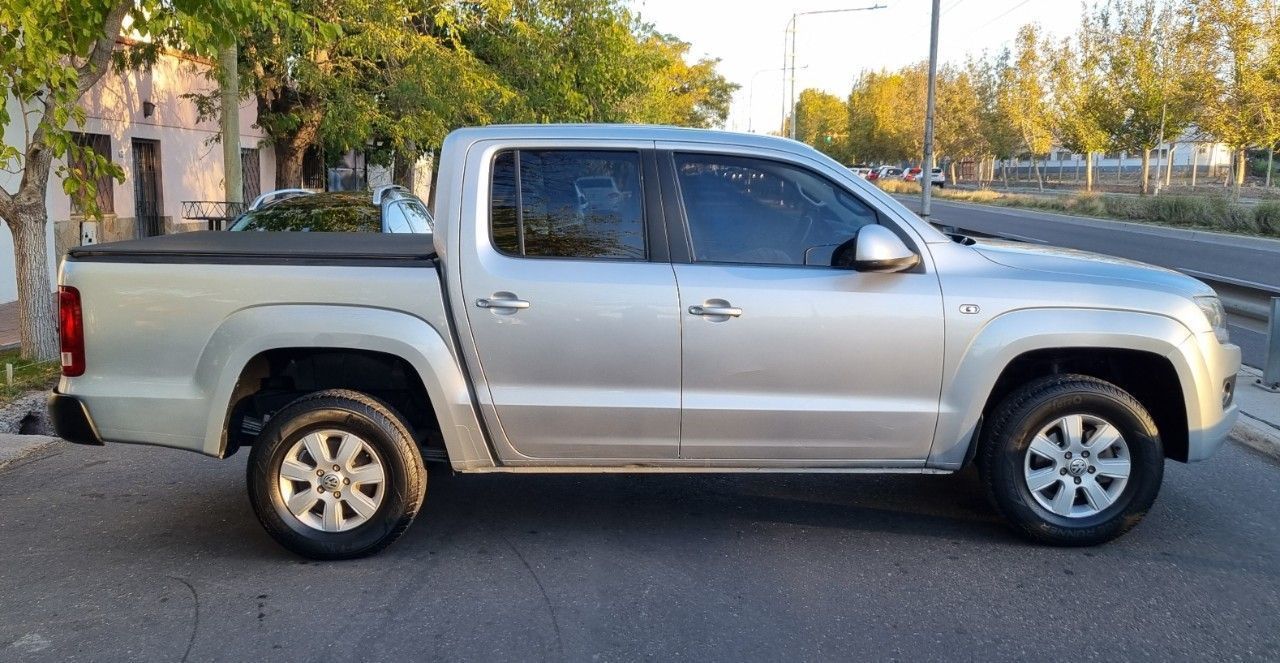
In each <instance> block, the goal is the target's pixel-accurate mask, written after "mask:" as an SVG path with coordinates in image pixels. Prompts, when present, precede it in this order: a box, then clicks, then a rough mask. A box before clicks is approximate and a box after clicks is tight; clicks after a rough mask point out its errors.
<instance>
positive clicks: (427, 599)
mask: <svg viewBox="0 0 1280 663" xmlns="http://www.w3.org/2000/svg"><path fill="white" fill-rule="evenodd" d="M244 463H245V455H244V454H242V455H240V456H237V457H235V458H233V459H231V460H228V461H225V462H219V461H215V460H211V459H207V458H203V457H199V456H196V455H194V454H187V453H184V452H179V451H169V450H163V449H155V448H147V447H131V446H122V445H112V446H107V447H105V448H101V449H95V448H86V447H72V446H59V447H56V448H55V449H54V450H53V451H52V452H49V453H46V454H45V455H44V456H43V457H40V458H37V459H34V460H28V461H25V462H23V463H22V464H20V465H18V466H16V467H11V468H9V469H7V470H4V471H2V472H0V561H2V566H0V606H3V610H2V612H0V614H2V615H3V617H2V618H0V660H4V661H28V660H31V661H79V660H102V661H108V660H110V661H119V660H148V661H152V660H154V661H180V660H192V661H208V660H224V661H248V660H266V659H267V657H269V656H270V657H275V656H280V657H289V658H291V659H293V660H331V661H347V660H382V661H390V660H419V659H441V660H444V659H448V660H488V661H493V660H510V661H526V660H575V661H587V660H604V661H617V660H636V659H652V660H661V661H668V660H694V661H708V660H724V661H742V660H788V661H791V660H881V659H905V660H935V659H953V660H954V659H958V660H981V661H987V660H998V659H1024V660H1025V659H1033V658H1035V659H1042V660H1043V659H1062V658H1068V657H1070V658H1076V659H1107V660H1123V659H1151V660H1161V661H1163V660H1171V659H1186V658H1197V659H1215V660H1216V659H1236V658H1239V659H1254V660H1265V659H1271V660H1275V659H1277V658H1280V608H1278V606H1280V467H1278V466H1277V465H1276V464H1274V462H1273V461H1271V460H1268V459H1266V458H1264V457H1262V456H1259V455H1255V454H1254V453H1253V452H1251V451H1247V450H1244V449H1242V448H1240V447H1237V446H1235V445H1228V446H1227V447H1226V448H1224V449H1223V451H1222V452H1221V453H1220V454H1219V455H1218V456H1216V457H1215V458H1214V459H1212V460H1210V461H1208V462H1207V463H1204V464H1201V465H1199V466H1193V467H1188V466H1184V465H1180V464H1178V463H1169V465H1168V472H1167V474H1166V483H1165V489H1164V491H1163V493H1162V494H1161V496H1160V498H1159V500H1158V501H1157V503H1156V507H1155V509H1154V511H1153V512H1152V513H1151V514H1150V517H1149V518H1148V519H1147V520H1146V522H1145V523H1143V524H1142V525H1141V526H1139V528H1138V529H1137V530H1136V531H1134V532H1133V533H1131V534H1130V535H1129V536H1127V537H1125V538H1123V539H1121V540H1120V541H1118V542H1116V543H1114V544H1111V545H1108V546H1103V547H1099V548H1093V549H1075V550H1065V549H1052V548H1044V547H1036V546H1032V545H1028V544H1026V543H1023V542H1022V541H1021V540H1019V539H1017V538H1015V537H1013V536H1011V535H1010V534H1009V532H1008V531H1006V529H1005V528H1004V526H1003V525H1001V524H1000V523H999V522H997V521H996V520H995V519H994V518H993V516H992V514H991V513H990V512H989V511H988V509H987V506H986V504H985V502H984V500H983V496H982V495H981V493H980V492H979V490H978V488H977V484H976V481H975V480H974V478H973V477H972V476H969V475H961V476H906V475H887V476H871V475H863V476H840V475H810V476H786V475H763V476H762V475H756V476H746V475H736V476H711V475H690V476H679V475H641V476H626V475H600V476H501V475H489V476H449V475H447V474H446V473H443V472H438V473H434V474H433V476H432V478H431V485H430V486H429V489H428V499H427V504H428V506H427V507H426V509H425V510H424V512H423V513H422V516H421V518H420V519H419V520H418V522H417V523H416V525H415V526H414V527H413V528H412V529H411V530H410V531H409V533H408V534H407V535H406V536H405V537H404V538H403V539H401V540H400V541H399V542H398V543H397V544H396V545H395V546H393V547H392V548H390V549H389V550H387V551H386V552H385V553H384V554H382V555H381V556H378V557H375V558H373V559H367V560H360V561H354V562H344V563H327V564H324V563H312V562H307V561H304V560H302V559H299V558H297V557H295V556H292V555H290V554H288V553H286V552H284V551H283V550H282V549H280V548H277V547H276V546H275V544H274V543H273V542H272V541H271V540H269V539H268V538H267V537H266V535H265V534H263V532H262V531H261V530H260V529H259V527H258V524H257V522H256V521H255V520H254V517H253V515H252V513H251V512H250V510H249V507H248V504H247V501H246V499H245V497H244V494H243V486H242V481H243V473H244Z"/></svg>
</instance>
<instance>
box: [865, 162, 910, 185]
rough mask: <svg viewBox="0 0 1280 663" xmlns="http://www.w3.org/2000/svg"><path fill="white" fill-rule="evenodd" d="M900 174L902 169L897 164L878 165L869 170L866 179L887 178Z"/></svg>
mask: <svg viewBox="0 0 1280 663" xmlns="http://www.w3.org/2000/svg"><path fill="white" fill-rule="evenodd" d="M901 175H902V169H901V168H898V167H897V166H880V167H879V168H877V169H876V170H873V171H871V175H869V176H867V179H868V180H871V181H873V182H874V181H875V180H887V179H893V178H895V177H899V176H901Z"/></svg>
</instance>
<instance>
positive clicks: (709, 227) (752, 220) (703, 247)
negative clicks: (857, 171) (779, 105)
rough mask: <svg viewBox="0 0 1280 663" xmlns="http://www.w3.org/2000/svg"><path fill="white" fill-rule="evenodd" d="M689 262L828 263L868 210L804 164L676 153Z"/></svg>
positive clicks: (870, 217) (870, 218)
mask: <svg viewBox="0 0 1280 663" xmlns="http://www.w3.org/2000/svg"><path fill="white" fill-rule="evenodd" d="M675 160H676V173H677V177H678V178H679V181H680V195H681V197H682V199H683V201H684V209H685V215H686V217H687V218H688V223H689V238H690V240H691V242H692V244H693V256H694V259H695V260H697V261H699V262H733V263H752V264H767V265H806V264H808V265H830V259H831V254H832V251H833V250H834V249H835V247H837V246H839V245H840V244H843V243H844V242H846V241H848V240H849V239H851V238H853V236H854V235H855V234H856V233H857V232H858V229H859V228H861V227H862V226H864V225H867V224H871V223H877V222H878V217H877V216H876V212H875V210H874V209H872V208H871V207H869V206H867V205H866V204H865V203H863V202H862V201H860V200H858V199H856V198H854V197H853V196H852V195H850V194H849V193H848V192H847V191H845V190H844V189H842V188H840V187H838V186H836V185H834V184H832V183H831V182H830V181H828V180H827V179H826V178H824V177H822V176H820V175H817V174H816V173H813V172H811V171H809V170H807V169H804V168H800V167H797V166H792V165H789V164H785V163H781V162H778V161H770V160H767V159H752V158H747V157H736V156H729V155H710V154H676V155H675Z"/></svg>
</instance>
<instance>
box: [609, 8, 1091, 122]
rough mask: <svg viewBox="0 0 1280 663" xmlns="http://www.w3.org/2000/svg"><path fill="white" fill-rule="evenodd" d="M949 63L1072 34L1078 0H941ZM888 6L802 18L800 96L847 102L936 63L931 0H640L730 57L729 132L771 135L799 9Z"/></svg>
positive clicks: (664, 22)
mask: <svg viewBox="0 0 1280 663" xmlns="http://www.w3.org/2000/svg"><path fill="white" fill-rule="evenodd" d="M941 1H942V15H941V19H940V21H939V30H938V59H939V61H940V62H948V61H950V62H956V63H960V62H963V61H964V59H965V56H966V55H967V54H970V53H972V54H973V55H980V54H981V53H982V52H983V51H984V50H987V51H991V52H997V51H999V50H1000V49H1001V48H1004V47H1005V46H1012V44H1013V40H1014V37H1015V36H1016V35H1017V31H1018V28H1019V27H1021V26H1022V25H1024V24H1026V23H1039V24H1040V26H1041V27H1042V28H1044V29H1045V30H1046V32H1047V33H1048V34H1051V35H1054V36H1055V37H1062V36H1066V35H1068V34H1070V33H1071V32H1073V31H1074V30H1075V28H1076V27H1077V26H1078V25H1079V24H1080V12H1081V4H1080V2H1079V1H1078V0H941ZM875 4H880V5H884V7H885V8H884V9H877V10H873V11H856V12H848V13H840V14H825V15H814V16H800V17H799V19H798V20H797V34H798V39H797V40H796V66H797V67H806V68H805V69H800V70H798V71H797V72H796V94H797V95H799V93H800V90H803V89H805V88H809V87H816V88H821V89H823V90H826V91H828V92H831V93H832V94H835V95H837V96H839V97H841V98H844V97H846V96H847V95H848V93H849V88H850V87H851V85H852V83H853V80H854V79H855V78H857V76H858V74H859V73H860V72H862V71H864V70H878V69H881V68H888V69H896V68H898V67H901V66H903V65H907V64H911V63H913V62H919V61H922V60H925V59H927V58H928V57H929V13H930V9H931V7H932V2H931V0H796V2H795V3H792V2H787V0H781V1H769V0H736V1H735V0H631V5H632V8H633V9H634V10H635V11H636V12H637V13H639V14H640V16H641V18H643V19H644V20H645V21H647V22H649V23H652V24H654V26H655V27H656V28H657V29H658V30H661V31H662V32H667V33H670V34H674V35H676V36H677V37H679V38H681V39H683V40H684V41H687V42H689V43H690V44H692V48H691V49H690V55H691V56H692V57H694V58H697V57H701V56H708V57H717V58H720V60H721V62H720V72H721V73H722V74H724V75H725V77H727V78H728V79H729V80H731V81H733V82H735V83H737V84H739V85H741V86H742V87H741V89H739V90H738V92H737V94H736V95H735V96H734V100H733V107H732V109H731V111H730V114H729V121H728V123H727V125H726V128H728V129H730V130H732V131H747V130H751V131H755V132H757V133H765V132H768V131H772V130H777V129H778V127H779V126H780V124H781V120H782V115H783V110H784V104H785V103H786V102H785V99H786V97H785V96H784V94H783V90H782V88H783V84H782V76H783V73H782V71H781V70H780V69H781V67H782V63H783V60H782V58H783V40H784V35H785V32H786V28H787V24H788V22H790V20H791V14H792V12H805V11H817V10H828V9H845V8H852V7H868V6H872V5H875Z"/></svg>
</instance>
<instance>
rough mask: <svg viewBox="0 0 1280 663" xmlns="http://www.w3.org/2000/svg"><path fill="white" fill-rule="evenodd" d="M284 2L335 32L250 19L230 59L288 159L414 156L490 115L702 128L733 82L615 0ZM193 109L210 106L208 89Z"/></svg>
mask: <svg viewBox="0 0 1280 663" xmlns="http://www.w3.org/2000/svg"><path fill="white" fill-rule="evenodd" d="M290 2H291V3H292V6H293V7H294V8H295V10H297V11H300V12H307V13H309V14H314V15H316V16H319V17H321V18H323V19H324V20H325V21H327V22H329V23H332V24H333V25H335V26H337V28H338V31H337V32H335V33H321V34H317V35H314V36H313V37H312V38H310V39H298V38H296V36H295V35H294V34H293V32H292V31H291V28H290V26H287V25H286V26H277V27H271V28H255V29H252V30H248V31H246V32H244V33H243V34H242V35H241V44H242V47H241V49H240V57H241V62H240V68H241V76H242V81H243V82H244V88H245V89H246V90H247V91H248V92H250V93H252V94H254V95H255V96H256V97H257V99H258V108H259V113H258V118H259V124H260V125H261V126H262V127H263V128H264V129H265V130H266V132H267V133H268V134H269V135H270V136H271V138H272V140H273V141H274V142H275V143H276V145H277V150H278V154H280V152H279V150H281V149H282V147H283V148H284V149H285V152H287V153H288V155H287V156H292V157H297V155H299V154H300V153H301V150H302V149H305V148H306V147H308V146H311V145H318V146H320V147H322V148H323V149H324V150H325V152H326V153H328V154H334V153H339V152H343V151H345V150H348V149H352V148H361V149H364V150H365V151H366V153H369V154H370V156H371V157H372V159H373V160H374V161H382V162H386V161H389V160H390V159H391V158H392V157H393V156H396V157H404V158H408V159H413V158H416V157H417V156H418V155H419V154H421V153H423V152H425V151H427V150H429V149H433V148H436V147H438V146H439V145H440V143H441V141H442V140H443V138H444V135H445V134H446V133H448V132H449V131H450V130H452V129H454V128H456V127H459V126H464V125H483V124H489V123H493V122H646V123H655V124H675V125H684V126H711V125H715V124H720V123H723V122H724V120H725V118H726V117H727V115H728V110H729V104H730V101H731V99H732V95H733V91H734V90H735V89H736V88H737V86H736V85H734V84H732V83H729V82H728V81H727V80H726V79H725V78H724V77H723V76H721V75H720V74H719V73H718V72H717V71H716V66H717V61H716V60H714V59H705V58H704V59H700V60H696V61H690V58H689V45H688V44H686V43H684V42H682V41H680V40H678V39H676V38H674V37H672V36H670V35H665V34H661V33H658V32H656V31H655V30H654V29H653V28H652V27H651V26H649V25H646V24H644V23H641V22H640V21H638V20H637V19H636V18H635V17H634V16H633V15H632V14H631V13H630V11H629V10H628V9H627V8H626V6H625V5H624V4H623V3H622V2H621V1H620V0H549V1H534V0H480V1H477V2H458V1H457V0H290ZM201 109H202V111H203V112H204V113H205V114H206V115H213V114H214V113H216V110H217V105H216V98H215V97H213V96H209V97H206V98H204V99H202V100H201ZM295 165H296V163H295Z"/></svg>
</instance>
